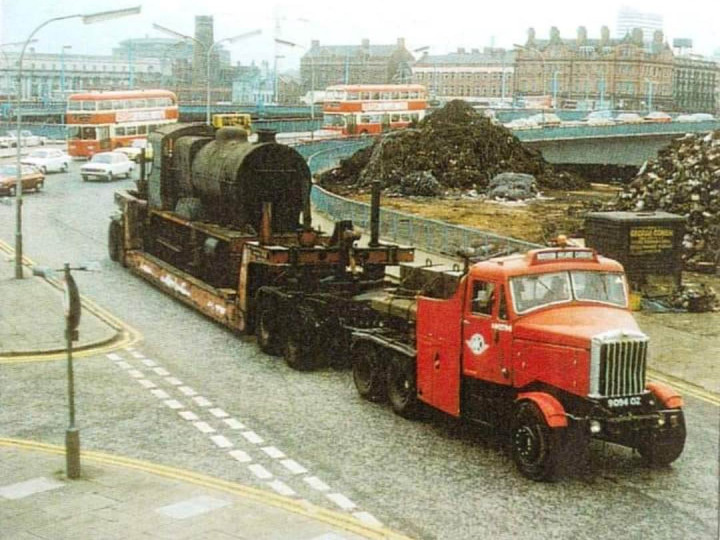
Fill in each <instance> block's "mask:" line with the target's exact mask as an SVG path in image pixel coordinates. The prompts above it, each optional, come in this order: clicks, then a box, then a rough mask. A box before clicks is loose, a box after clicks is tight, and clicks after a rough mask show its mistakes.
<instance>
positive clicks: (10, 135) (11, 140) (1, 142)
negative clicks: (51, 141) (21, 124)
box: [0, 129, 46, 148]
mask: <svg viewBox="0 0 720 540" xmlns="http://www.w3.org/2000/svg"><path fill="white" fill-rule="evenodd" d="M45 141H46V138H45V137H41V136H39V135H33V134H32V132H30V131H28V130H26V129H23V130H20V146H42V145H44V144H45ZM17 145H18V137H17V130H14V129H13V130H9V131H8V132H7V135H6V136H5V137H0V147H3V148H16V147H17Z"/></svg>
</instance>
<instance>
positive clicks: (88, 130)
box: [80, 127, 96, 141]
mask: <svg viewBox="0 0 720 540" xmlns="http://www.w3.org/2000/svg"><path fill="white" fill-rule="evenodd" d="M80 138H81V139H83V140H85V141H94V140H95V139H96V137H95V128H94V127H84V128H82V133H81V134H80Z"/></svg>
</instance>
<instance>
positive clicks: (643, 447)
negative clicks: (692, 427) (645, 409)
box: [637, 409, 686, 467]
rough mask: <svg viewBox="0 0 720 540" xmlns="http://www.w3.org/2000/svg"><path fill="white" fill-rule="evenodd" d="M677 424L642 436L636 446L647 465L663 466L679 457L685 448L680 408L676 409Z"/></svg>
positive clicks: (683, 420)
mask: <svg viewBox="0 0 720 540" xmlns="http://www.w3.org/2000/svg"><path fill="white" fill-rule="evenodd" d="M677 412H678V413H679V414H678V417H679V419H678V424H677V426H675V427H669V428H667V429H664V430H663V431H660V432H658V433H655V434H653V435H650V436H648V437H643V439H642V441H641V442H640V444H639V445H638V447H637V451H638V452H639V453H640V455H641V456H642V457H643V459H645V461H647V463H648V464H649V465H652V466H655V467H665V466H667V465H670V464H671V463H672V462H673V461H675V460H676V459H677V458H679V457H680V454H682V451H683V449H684V448H685V436H686V431H685V416H684V415H683V412H682V410H680V409H677Z"/></svg>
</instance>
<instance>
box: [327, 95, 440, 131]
mask: <svg viewBox="0 0 720 540" xmlns="http://www.w3.org/2000/svg"><path fill="white" fill-rule="evenodd" d="M426 111H427V90H426V89H425V87H424V86H422V85H419V84H349V85H347V84H341V85H336V86H330V87H328V88H327V89H326V91H325V102H324V105H323V128H324V129H328V130H333V131H340V132H341V133H342V134H343V135H363V134H374V133H381V132H383V131H387V130H390V129H398V128H404V127H407V126H409V125H410V124H411V123H413V122H417V121H419V120H422V119H423V118H424V117H425V112H426Z"/></svg>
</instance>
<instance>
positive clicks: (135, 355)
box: [132, 351, 145, 358]
mask: <svg viewBox="0 0 720 540" xmlns="http://www.w3.org/2000/svg"><path fill="white" fill-rule="evenodd" d="M132 355H133V356H134V357H135V358H145V355H144V354H143V353H141V352H137V351H133V352H132Z"/></svg>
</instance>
